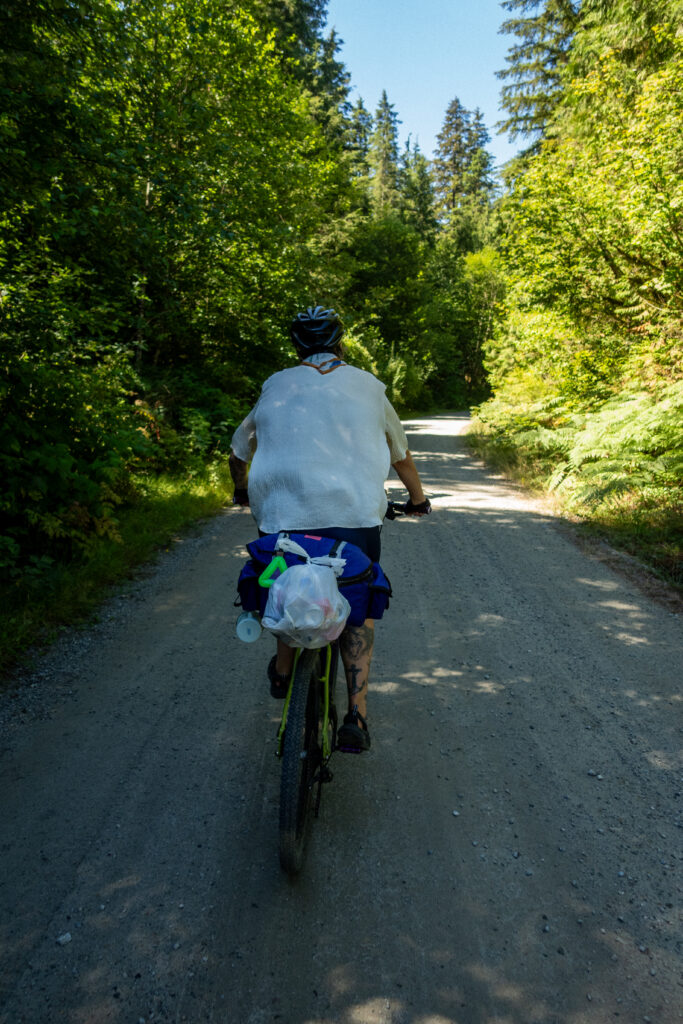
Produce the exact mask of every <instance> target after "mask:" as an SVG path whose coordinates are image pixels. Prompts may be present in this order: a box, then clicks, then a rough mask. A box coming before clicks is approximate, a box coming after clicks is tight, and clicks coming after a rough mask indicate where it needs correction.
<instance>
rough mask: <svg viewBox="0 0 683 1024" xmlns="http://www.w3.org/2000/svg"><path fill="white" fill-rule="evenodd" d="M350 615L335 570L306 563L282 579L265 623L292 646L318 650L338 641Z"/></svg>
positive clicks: (274, 590)
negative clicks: (333, 641)
mask: <svg viewBox="0 0 683 1024" xmlns="http://www.w3.org/2000/svg"><path fill="white" fill-rule="evenodd" d="M350 614H351V605H350V604H349V602H348V601H347V600H346V598H345V597H343V596H342V594H340V593H339V589H338V587H337V578H336V576H335V573H334V570H333V569H331V568H330V567H329V566H326V565H316V564H315V563H314V562H306V563H304V564H303V565H293V566H291V567H290V568H289V569H287V571H286V572H283V574H282V575H281V576H278V578H277V579H276V580H275V582H274V583H273V585H272V587H271V588H270V593H269V594H268V603H267V604H266V610H265V612H264V615H263V619H262V620H261V622H262V625H263V626H265V628H266V629H269V630H270V632H271V633H274V634H275V635H276V636H279V637H280V638H281V639H282V640H284V641H285V643H287V644H289V646H290V647H307V648H318V647H324V646H325V644H329V643H331V642H332V640H336V639H337V637H338V636H339V635H340V634H341V632H342V630H343V629H344V626H345V625H346V620H347V619H348V617H349V615H350Z"/></svg>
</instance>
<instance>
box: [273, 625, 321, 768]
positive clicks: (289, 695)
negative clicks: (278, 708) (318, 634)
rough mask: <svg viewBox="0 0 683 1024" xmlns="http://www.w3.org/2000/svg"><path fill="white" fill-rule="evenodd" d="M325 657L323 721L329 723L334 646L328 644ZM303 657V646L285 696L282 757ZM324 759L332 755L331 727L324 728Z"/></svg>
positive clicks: (280, 732)
mask: <svg viewBox="0 0 683 1024" xmlns="http://www.w3.org/2000/svg"><path fill="white" fill-rule="evenodd" d="M323 653H324V657H325V668H324V670H323V674H322V679H321V682H322V684H323V722H325V724H327V722H328V720H329V717H330V670H331V668H332V646H331V644H328V645H327V647H325V648H324V651H323ZM300 657H301V648H297V650H296V653H295V655H294V665H293V667H292V676H291V680H290V683H289V689H288V690H287V696H286V698H285V704H284V707H283V709H282V719H281V721H280V728H279V730H278V734H277V756H278V757H282V744H283V741H284V737H285V727H286V725H287V713H288V711H289V702H290V700H291V697H292V688H293V686H294V677H295V675H296V667H297V665H298V664H299V658H300ZM322 748H323V760H324V761H327V760H328V758H330V757H331V756H332V747H331V744H330V732H329V729H327V728H324V729H323V743H322Z"/></svg>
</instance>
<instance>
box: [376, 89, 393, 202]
mask: <svg viewBox="0 0 683 1024" xmlns="http://www.w3.org/2000/svg"><path fill="white" fill-rule="evenodd" d="M399 124H400V121H399V119H398V114H397V113H396V111H395V110H394V107H393V105H392V104H391V103H389V99H388V97H387V94H386V90H383V92H382V97H381V99H380V101H379V106H378V107H377V111H376V113H375V127H374V131H373V133H372V136H371V140H370V152H369V162H370V169H371V173H372V177H371V179H370V192H371V196H372V202H373V206H374V207H375V209H376V210H377V211H381V212H386V211H387V210H391V209H396V208H397V207H398V204H399V192H398V175H399V168H398V126H399Z"/></svg>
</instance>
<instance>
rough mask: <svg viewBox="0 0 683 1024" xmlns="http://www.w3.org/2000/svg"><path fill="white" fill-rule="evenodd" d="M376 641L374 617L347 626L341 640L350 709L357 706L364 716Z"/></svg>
mask: <svg viewBox="0 0 683 1024" xmlns="http://www.w3.org/2000/svg"><path fill="white" fill-rule="evenodd" d="M374 642H375V623H374V620H373V619H366V620H365V622H364V623H363V625H362V626H347V627H346V629H345V630H344V632H343V633H342V635H341V639H340V642H339V647H340V651H341V656H342V661H343V662H344V671H345V673H346V686H347V689H348V691H349V711H351V710H353V708H354V706H355V707H357V708H358V711H359V713H360V714H361V715H362V716H363V718H365V717H366V716H367V711H368V682H369V679H370V662H371V661H372V648H373V644H374Z"/></svg>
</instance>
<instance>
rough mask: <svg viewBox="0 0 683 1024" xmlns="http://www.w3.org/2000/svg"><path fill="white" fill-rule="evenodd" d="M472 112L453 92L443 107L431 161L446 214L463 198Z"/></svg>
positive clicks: (443, 211)
mask: <svg viewBox="0 0 683 1024" xmlns="http://www.w3.org/2000/svg"><path fill="white" fill-rule="evenodd" d="M471 123H472V115H471V114H470V112H469V110H466V109H465V107H463V105H462V103H461V102H460V100H459V99H458V97H457V96H456V97H455V99H453V100H451V102H450V103H449V105H448V108H447V110H446V116H445V118H444V123H443V128H442V129H441V131H440V132H439V134H438V136H437V146H436V152H435V155H434V161H433V163H432V171H433V174H434V184H435V187H436V194H437V197H438V199H439V203H440V208H441V213H442V214H443V215H445V217H446V218H447V217H448V216H449V215H450V214H451V213H452V211H453V210H456V209H457V208H458V206H459V205H460V203H461V201H462V196H463V187H464V180H465V174H466V171H467V165H468V163H469V158H470V148H469V147H470V138H471V135H470V133H471V126H472V124H471Z"/></svg>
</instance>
